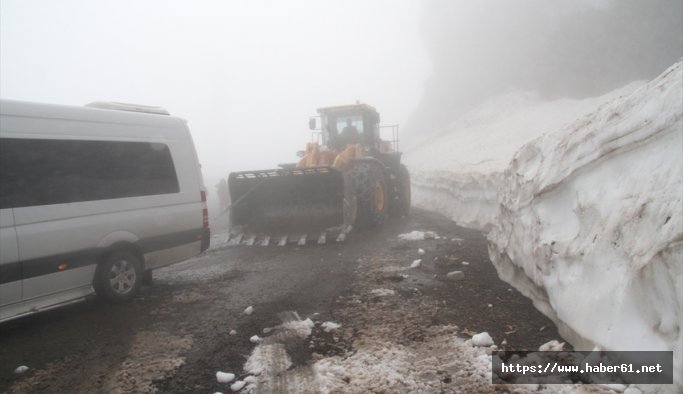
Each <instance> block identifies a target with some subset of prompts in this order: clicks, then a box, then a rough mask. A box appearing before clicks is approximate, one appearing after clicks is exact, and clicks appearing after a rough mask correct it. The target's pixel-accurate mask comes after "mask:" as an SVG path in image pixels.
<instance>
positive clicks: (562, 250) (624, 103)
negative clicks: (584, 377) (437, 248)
mask: <svg viewBox="0 0 683 394" xmlns="http://www.w3.org/2000/svg"><path fill="white" fill-rule="evenodd" d="M682 80H683V73H682V66H681V62H679V63H677V64H675V65H674V66H672V67H671V68H670V69H668V70H667V71H666V72H665V73H663V74H662V75H661V76H659V77H658V78H656V79H655V80H653V81H651V82H650V83H648V84H647V85H646V86H644V87H642V88H640V89H638V90H637V91H636V92H634V93H633V94H632V95H630V96H628V97H625V98H622V99H619V100H615V101H614V102H612V103H609V104H606V105H603V106H601V107H600V108H599V109H598V110H597V111H596V112H595V113H594V114H591V115H590V116H586V117H583V118H582V119H579V120H578V121H576V122H575V123H573V124H571V125H569V126H567V127H565V128H563V129H561V130H559V131H558V132H556V133H553V134H547V135H545V136H543V137H541V138H539V139H537V140H535V141H533V142H531V143H529V144H528V145H526V146H524V147H523V148H522V149H521V150H520V151H519V152H517V154H516V155H515V157H514V159H513V160H512V162H511V164H510V167H509V168H508V169H507V170H506V171H505V173H504V177H503V179H504V181H503V182H502V184H501V185H500V192H499V193H500V206H501V209H500V211H501V214H500V216H499V217H498V219H497V223H496V224H495V226H494V227H493V230H492V231H491V232H490V233H489V241H490V246H489V254H490V256H491V260H492V261H493V263H494V264H495V265H496V267H497V269H498V273H499V275H500V276H501V278H503V279H504V280H506V281H507V282H510V283H512V284H513V285H514V286H515V287H516V288H518V289H519V290H520V291H521V292H522V293H523V294H525V295H527V296H528V297H530V298H532V299H533V300H534V303H535V305H536V306H537V308H539V309H540V310H541V311H542V312H544V313H545V314H546V315H548V316H549V317H551V318H552V319H553V320H554V321H555V322H556V323H557V324H558V326H559V328H560V330H561V332H562V334H563V336H564V337H565V338H566V339H568V340H569V341H570V342H572V344H574V345H575V346H579V347H582V348H585V349H590V348H591V347H592V345H593V344H597V345H598V346H599V347H600V348H601V349H603V350H673V351H674V370H678V371H681V370H683V348H682V345H681V344H682V343H683V337H682V332H681V331H682V327H681V322H683V312H682V311H683V267H682V265H683V264H682V263H681V262H682V261H683V202H682V198H683V151H682V150H683V123H682V121H681V118H682V112H683V102H682V100H683V90H682V89H681V86H682V84H683V83H682ZM682 378H683V377H682V376H681V375H680V374H678V376H677V377H676V379H677V383H678V384H679V385H683V381H682V380H681V379H682Z"/></svg>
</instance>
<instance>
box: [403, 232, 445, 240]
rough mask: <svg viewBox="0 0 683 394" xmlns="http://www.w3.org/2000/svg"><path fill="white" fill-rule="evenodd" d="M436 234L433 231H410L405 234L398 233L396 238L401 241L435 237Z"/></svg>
mask: <svg viewBox="0 0 683 394" xmlns="http://www.w3.org/2000/svg"><path fill="white" fill-rule="evenodd" d="M437 237H438V235H437V234H436V233H435V232H433V231H417V230H416V231H411V232H409V233H406V234H399V236H398V239H400V240H402V241H423V240H425V239H435V238H437Z"/></svg>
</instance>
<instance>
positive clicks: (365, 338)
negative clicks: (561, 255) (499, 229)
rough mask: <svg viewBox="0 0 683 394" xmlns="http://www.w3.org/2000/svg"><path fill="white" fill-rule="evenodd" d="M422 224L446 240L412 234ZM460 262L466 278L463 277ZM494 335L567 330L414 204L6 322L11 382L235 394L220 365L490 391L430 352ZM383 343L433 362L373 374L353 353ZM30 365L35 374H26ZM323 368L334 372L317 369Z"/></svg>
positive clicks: (464, 235) (218, 255) (521, 343)
mask: <svg viewBox="0 0 683 394" xmlns="http://www.w3.org/2000/svg"><path fill="white" fill-rule="evenodd" d="M414 230H422V231H433V232H434V233H435V234H437V235H438V236H439V238H438V239H425V240H417V241H403V240H399V239H398V235H399V234H402V233H409V232H411V231H414ZM419 249H423V251H422V252H419ZM418 252H419V253H418ZM417 259H421V260H422V261H421V264H419V266H415V267H412V268H411V267H410V266H411V263H413V262H414V261H415V260H417ZM454 271H461V272H462V275H464V277H463V278H462V279H461V280H458V281H453V280H449V279H448V277H447V275H448V273H449V272H454ZM250 306H251V307H252V311H251V313H245V309H247V308H248V307H250ZM326 322H331V323H326ZM323 323H325V324H323ZM481 331H487V332H488V333H489V334H490V335H491V336H492V337H493V339H494V341H495V342H496V344H498V345H499V346H500V344H501V342H502V341H503V339H505V342H506V343H507V346H508V347H510V348H513V349H537V348H538V346H539V345H541V344H543V343H545V342H547V341H548V340H551V339H560V337H559V336H558V334H557V332H556V331H555V328H554V326H553V325H552V323H551V322H550V321H549V320H547V319H546V318H545V317H544V316H542V315H541V314H540V313H539V312H537V311H536V310H535V309H534V308H533V306H532V305H531V302H530V301H529V300H527V299H526V298H524V297H523V296H521V295H520V294H519V293H518V292H516V291H514V290H512V289H510V287H509V286H508V285H507V284H505V283H503V282H501V281H500V280H499V279H498V277H497V274H496V272H495V269H494V268H493V266H492V265H491V263H490V261H489V260H488V255H487V249H486V240H485V238H484V236H483V235H482V234H481V233H480V232H477V231H473V230H468V229H464V228H461V227H458V226H456V225H455V223H453V222H451V221H449V220H448V219H446V218H444V217H441V216H439V215H436V214H432V213H428V212H425V211H420V210H414V211H413V212H412V213H411V215H410V216H409V217H408V218H407V219H406V220H403V221H397V222H390V223H388V224H387V225H386V226H385V227H384V228H382V229H380V230H376V231H372V232H359V233H354V234H352V235H351V236H350V237H349V239H348V240H347V241H346V242H344V243H329V244H327V245H322V246H319V245H306V246H295V245H288V246H284V247H278V246H267V247H261V246H251V247H246V246H245V247H229V248H228V247H214V248H212V249H210V250H209V251H207V252H205V253H204V254H203V255H201V256H198V257H196V258H193V259H190V260H188V261H185V262H182V263H179V264H175V265H172V266H169V267H166V268H163V269H161V270H158V271H155V273H154V284H153V286H145V287H143V288H142V292H141V294H140V295H139V296H138V297H137V298H136V299H134V300H133V301H132V302H130V303H126V304H106V303H103V302H100V301H98V300H94V299H93V300H88V301H85V302H82V303H79V304H75V305H72V306H70V307H66V308H61V309H57V310H53V311H49V312H45V313H42V314H38V315H34V316H30V317H27V318H24V319H20V320H16V321H11V322H7V323H5V324H2V325H0V349H1V350H0V392H10V393H13V392H18V393H19V392H21V393H24V392H44V391H49V392H72V393H97V392H102V393H105V392H106V393H116V392H120V393H124V392H207V393H208V392H215V391H222V392H231V389H230V385H231V384H230V383H219V382H217V380H216V372H217V371H226V372H231V373H234V374H235V375H236V379H235V381H237V380H240V381H242V380H244V379H247V382H245V387H246V388H245V389H243V391H245V390H252V391H256V392H306V391H308V392H319V391H325V390H330V391H332V392H334V391H335V390H337V391H339V390H342V391H343V390H345V389H344V388H343V387H346V386H344V385H348V389H349V390H350V391H353V390H385V391H388V392H401V391H406V390H410V389H411V387H412V388H415V387H422V388H426V389H430V390H431V389H434V390H439V391H442V392H458V391H463V390H464V391H468V390H469V391H472V390H476V391H481V392H489V391H493V388H492V386H489V385H488V384H487V383H488V382H486V381H485V379H484V380H482V379H483V378H482V377H479V376H477V377H476V379H475V377H461V376H459V375H458V372H457V371H456V370H455V369H453V368H454V367H453V368H451V369H448V368H442V367H441V366H439V365H436V364H435V365H432V364H429V363H428V362H426V361H424V360H432V359H434V360H437V361H438V360H442V361H443V359H445V358H448V357H453V355H452V354H451V355H449V354H448V353H454V352H457V351H458V350H457V349H456V348H453V349H450V350H448V349H446V350H445V351H442V353H443V354H441V355H439V354H437V353H439V352H438V351H437V350H435V347H438V346H437V345H438V341H439V340H441V339H439V338H451V337H460V338H468V337H470V336H471V335H472V334H473V333H476V332H481ZM254 336H258V339H257V340H251V341H250V338H252V337H254ZM378 337H381V338H382V340H383V341H385V342H381V341H377V338H378ZM430 338H431V339H433V340H434V341H436V342H434V341H433V342H429V339H430ZM252 339H254V338H252ZM255 342H256V343H255ZM369 343H372V344H373V345H372V346H375V348H373V347H372V346H370V345H368V344H369ZM382 343H384V344H385V345H386V344H392V345H391V346H393V344H395V345H396V346H399V347H400V349H402V350H401V351H402V352H403V353H401V354H408V353H406V352H407V351H408V350H409V351H410V357H412V358H415V357H417V355H423V356H425V357H422V356H420V360H423V361H424V362H423V364H424V365H425V367H424V368H423V370H420V371H419V374H418V373H415V374H414V376H412V375H409V373H408V372H410V371H408V372H406V374H404V375H403V377H402V378H400V379H395V380H386V379H384V380H382V379H381V376H379V377H377V378H378V379H376V380H373V379H368V378H367V377H365V378H362V376H361V375H362V371H354V366H353V365H351V364H348V362H350V361H349V360H352V359H353V357H361V356H362V355H363V354H366V355H373V354H374V353H373V352H379V353H382V350H381V349H380V350H370V351H369V353H364V351H363V350H361V349H364V346H366V345H367V346H369V347H367V349H376V348H377V346H379V347H380V348H382V346H384V348H386V346H385V345H381V344H382ZM427 344H429V346H427ZM432 345H434V346H432ZM441 348H442V350H443V346H441ZM255 349H257V350H255ZM394 358H396V356H394ZM437 361H430V362H432V363H434V362H437ZM359 362H361V363H362V362H367V360H360V361H359ZM438 362H441V361H438ZM335 363H337V364H335ZM341 363H347V364H344V367H341V365H342V364H341ZM247 364H248V365H247ZM313 364H315V366H313ZM380 364H381V362H380ZM408 364H410V363H408ZM437 364H438V363H437ZM451 364H452V363H451ZM20 365H26V366H28V367H29V370H28V371H26V372H24V373H23V374H15V373H14V369H15V368H16V367H18V366H20ZM335 365H336V366H335ZM387 368H390V366H388V367H387ZM396 368H398V367H396ZM406 368H408V369H410V368H411V367H410V366H408V367H406ZM430 369H434V370H433V371H430ZM254 371H256V372H254ZM321 371H322V372H324V373H325V374H326V375H325V376H327V377H328V378H329V380H328V381H324V382H321V381H320V379H318V378H316V374H318V376H320V374H321ZM345 371H346V372H345ZM393 371H394V372H395V371H396V369H394V370H393ZM257 372H259V373H260V375H259V376H253V374H254V373H257ZM375 373H377V374H380V375H382V374H385V373H387V369H379V370H377V371H376V372H375ZM411 376H412V377H411ZM402 379H403V380H402ZM468 379H469V380H468ZM475 380H476V381H475ZM232 383H233V384H234V383H235V382H232ZM340 385H341V386H340ZM416 385H417V386H416ZM467 385H469V386H467ZM236 387H239V386H236ZM466 387H467V390H465V388H466Z"/></svg>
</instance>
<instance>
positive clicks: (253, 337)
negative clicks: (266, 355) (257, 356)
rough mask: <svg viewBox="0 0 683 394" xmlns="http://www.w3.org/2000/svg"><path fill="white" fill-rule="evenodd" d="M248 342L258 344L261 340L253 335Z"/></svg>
mask: <svg viewBox="0 0 683 394" xmlns="http://www.w3.org/2000/svg"><path fill="white" fill-rule="evenodd" d="M249 342H251V343H259V342H261V338H259V336H258V335H254V336H252V337H251V338H249Z"/></svg>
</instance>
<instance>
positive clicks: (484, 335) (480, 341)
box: [472, 331, 493, 347]
mask: <svg viewBox="0 0 683 394" xmlns="http://www.w3.org/2000/svg"><path fill="white" fill-rule="evenodd" d="M472 345H474V346H479V347H488V346H491V345H493V338H491V336H490V335H489V333H488V332H486V331H484V332H480V333H479V334H474V335H472Z"/></svg>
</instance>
